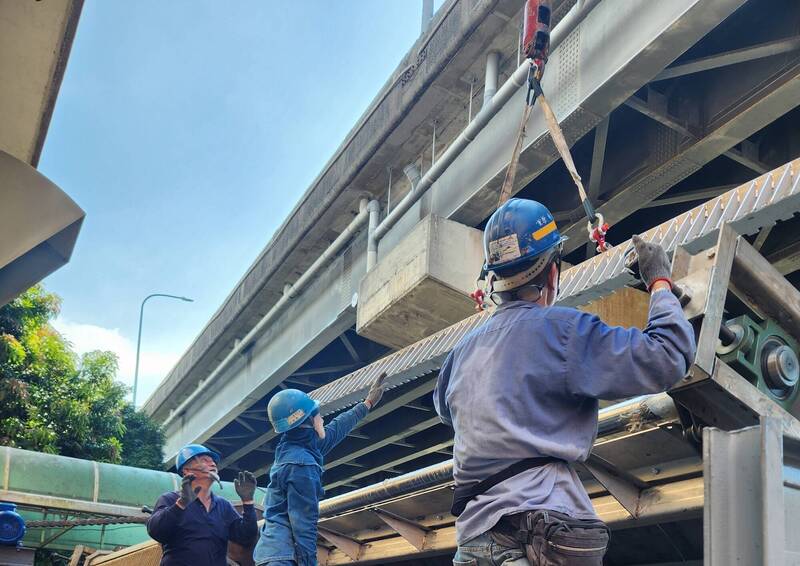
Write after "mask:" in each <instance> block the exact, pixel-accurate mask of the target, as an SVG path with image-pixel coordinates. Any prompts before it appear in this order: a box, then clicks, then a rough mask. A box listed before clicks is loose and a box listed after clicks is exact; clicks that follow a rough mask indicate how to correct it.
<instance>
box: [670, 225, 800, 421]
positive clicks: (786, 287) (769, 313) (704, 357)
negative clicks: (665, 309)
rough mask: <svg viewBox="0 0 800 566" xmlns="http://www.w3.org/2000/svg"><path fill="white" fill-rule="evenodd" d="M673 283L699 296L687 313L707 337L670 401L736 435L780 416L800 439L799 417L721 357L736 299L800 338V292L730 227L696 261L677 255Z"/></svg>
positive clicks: (700, 339)
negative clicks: (727, 314)
mask: <svg viewBox="0 0 800 566" xmlns="http://www.w3.org/2000/svg"><path fill="white" fill-rule="evenodd" d="M673 278H674V279H675V280H676V282H678V284H679V285H681V286H682V287H683V288H684V289H686V290H687V291H688V293H689V294H690V296H691V300H690V301H689V302H688V304H686V305H685V307H684V312H685V313H686V315H687V317H689V318H690V320H693V322H694V323H695V326H696V327H697V326H698V325H699V331H698V333H697V353H696V355H695V359H694V363H693V364H692V366H691V368H690V369H689V372H688V373H687V375H686V377H685V378H684V379H683V381H682V382H681V383H680V384H679V385H678V386H676V387H675V388H673V389H672V391H670V395H672V397H673V398H674V399H675V400H676V402H677V403H679V404H680V405H682V406H683V407H685V408H687V409H688V410H689V411H691V412H692V413H693V414H694V415H695V416H696V417H697V418H698V419H699V420H700V421H701V422H702V423H704V424H708V425H711V426H717V427H721V428H724V429H727V430H732V429H736V428H741V427H744V426H751V425H753V424H757V423H758V419H759V418H760V417H761V416H763V415H770V416H780V417H781V418H780V422H781V423H783V425H784V427H785V432H786V433H787V434H791V435H796V436H800V421H798V420H797V418H795V417H796V416H797V415H790V414H789V413H788V412H786V411H785V410H784V409H782V408H781V407H780V406H779V405H778V404H777V403H776V402H775V401H774V400H773V399H771V398H770V397H769V396H768V395H766V394H765V393H763V392H761V391H760V390H759V389H757V388H756V387H755V386H754V385H752V384H751V383H750V382H748V381H747V380H745V379H744V378H742V377H740V376H739V375H738V374H737V373H736V372H735V371H734V370H733V369H732V368H730V367H729V366H728V365H727V364H725V362H723V361H722V360H720V359H719V358H718V357H717V354H716V349H717V344H718V341H719V328H720V326H721V325H722V324H723V323H724V309H725V304H726V301H727V299H728V296H729V294H732V295H733V296H735V297H736V298H737V299H738V300H739V301H741V302H742V303H744V305H745V306H747V307H748V308H749V309H750V310H752V311H753V312H755V313H757V314H758V315H759V316H760V317H761V318H763V319H765V320H766V319H770V320H773V321H775V322H776V323H777V324H778V325H779V326H781V328H783V329H784V330H785V331H786V332H788V333H789V334H791V335H793V336H800V291H798V290H797V289H796V288H795V287H794V286H793V285H792V284H790V283H789V282H788V281H787V280H786V279H785V278H784V277H783V276H782V275H781V274H780V272H778V270H777V269H775V267H774V266H772V265H771V264H770V263H769V262H768V261H767V260H766V259H765V258H764V257H763V256H762V255H761V254H760V253H759V252H758V251H757V250H756V249H755V248H753V246H751V245H750V244H749V243H748V242H747V240H745V239H744V238H743V237H741V236H740V235H739V234H737V233H736V231H735V230H734V229H733V228H732V227H731V226H729V225H725V226H723V228H722V229H721V230H720V233H719V238H718V240H717V245H716V246H715V247H713V248H711V249H709V250H705V251H701V252H699V253H697V254H694V255H692V254H690V253H689V252H688V251H686V250H685V249H684V248H679V249H678V250H676V253H675V255H674V258H673Z"/></svg>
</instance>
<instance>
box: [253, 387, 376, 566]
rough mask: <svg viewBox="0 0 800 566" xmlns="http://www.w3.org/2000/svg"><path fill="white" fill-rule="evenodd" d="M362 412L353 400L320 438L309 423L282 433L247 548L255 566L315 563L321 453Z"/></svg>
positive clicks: (364, 409) (338, 439) (362, 407)
mask: <svg viewBox="0 0 800 566" xmlns="http://www.w3.org/2000/svg"><path fill="white" fill-rule="evenodd" d="M368 412H369V409H368V408H367V406H366V405H365V404H364V403H359V404H358V405H356V406H355V407H353V408H352V409H350V410H349V411H346V412H344V413H342V414H341V415H339V416H338V417H336V418H335V419H333V420H332V421H331V422H330V424H328V425H327V426H326V427H325V438H324V439H323V438H319V437H318V436H317V433H316V432H315V431H314V429H313V428H309V427H299V428H294V429H292V430H289V431H287V432H285V433H283V436H282V437H281V439H280V441H279V442H278V447H277V449H276V450H275V461H274V462H273V464H272V468H271V469H270V473H269V486H268V487H267V495H266V497H265V499H264V526H263V527H262V528H261V536H260V537H259V539H258V544H256V548H255V550H254V551H253V560H254V561H255V563H256V564H257V565H261V564H269V565H270V566H293V565H295V564H296V565H297V566H316V564H317V519H318V518H319V500H320V499H321V498H322V495H323V493H324V491H323V489H322V472H323V465H324V456H325V455H326V454H327V453H328V452H330V451H331V450H332V449H333V448H334V447H335V446H336V445H337V444H339V443H340V442H341V441H342V440H344V438H345V437H346V436H347V435H348V433H349V432H350V431H351V430H353V428H354V427H355V426H356V424H358V421H360V420H361V419H363V418H364V417H365V416H366V415H367V413H368Z"/></svg>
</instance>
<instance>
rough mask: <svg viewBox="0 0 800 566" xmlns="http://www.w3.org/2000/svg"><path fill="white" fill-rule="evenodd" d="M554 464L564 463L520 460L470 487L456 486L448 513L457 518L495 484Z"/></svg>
mask: <svg viewBox="0 0 800 566" xmlns="http://www.w3.org/2000/svg"><path fill="white" fill-rule="evenodd" d="M556 462H564V460H562V459H560V458H556V457H554V456H540V457H538V458H526V459H524V460H520V461H519V462H514V463H513V464H511V465H510V466H509V467H507V468H504V469H502V470H500V471H499V472H497V473H496V474H492V475H491V476H489V477H488V478H486V479H484V480H481V481H479V482H478V483H476V484H472V485H470V486H459V485H457V486H456V487H455V489H454V490H453V506H452V507H451V508H450V513H452V514H453V516H455V517H458V516H459V515H461V513H463V512H464V509H466V508H467V503H469V502H470V501H472V500H473V499H475V498H476V497H478V496H479V495H482V494H484V493H486V492H487V491H489V490H490V489H491V488H493V487H494V486H496V485H497V484H499V483H502V482H504V481H505V480H507V479H508V478H511V477H514V476H516V475H517V474H521V473H522V472H524V471H526V470H531V469H534V468H541V467H542V466H544V465H546V464H553V463H556Z"/></svg>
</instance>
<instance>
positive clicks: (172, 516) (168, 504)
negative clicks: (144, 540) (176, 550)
mask: <svg viewBox="0 0 800 566" xmlns="http://www.w3.org/2000/svg"><path fill="white" fill-rule="evenodd" d="M177 500H178V495H177V494H176V493H165V494H164V495H162V496H161V497H159V498H158V501H156V506H155V509H154V510H153V514H152V515H150V518H148V519H147V534H148V535H150V538H152V539H153V540H156V541H158V542H160V543H162V544H166V543H169V542H171V541H172V540H173V539H174V537H175V536H177V534H178V527H179V526H180V525H181V523H182V522H183V509H181V508H180V507H178V505H177V504H176V501H177Z"/></svg>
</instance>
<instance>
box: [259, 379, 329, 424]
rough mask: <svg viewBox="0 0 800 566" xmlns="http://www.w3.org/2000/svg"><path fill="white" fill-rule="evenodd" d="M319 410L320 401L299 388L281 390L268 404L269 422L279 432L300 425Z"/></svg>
mask: <svg viewBox="0 0 800 566" xmlns="http://www.w3.org/2000/svg"><path fill="white" fill-rule="evenodd" d="M317 411H319V401H315V400H314V399H312V398H311V397H309V396H308V394H307V393H303V392H302V391H300V390H299V389H284V390H283V391H279V392H278V393H276V394H275V395H274V396H273V397H272V399H270V400H269V404H268V405H267V415H269V422H271V423H272V426H273V427H274V428H275V432H277V433H281V432H286V431H287V430H292V429H293V428H296V427H298V426H300V425H301V424H302V423H303V421H305V420H306V419H307V418H308V417H310V416H311V415H313V414H315V413H316V412H317Z"/></svg>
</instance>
